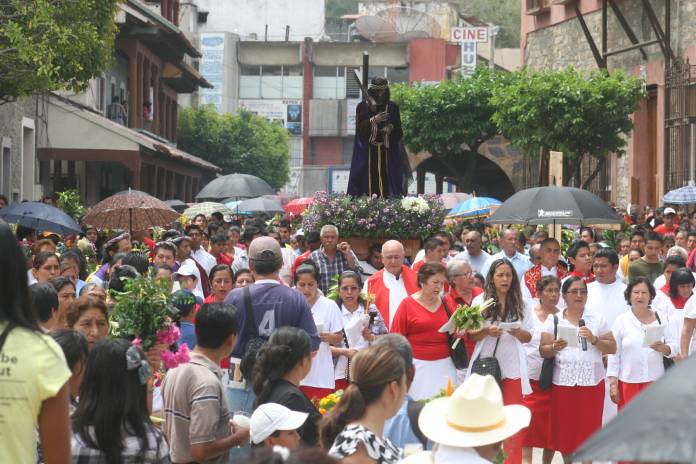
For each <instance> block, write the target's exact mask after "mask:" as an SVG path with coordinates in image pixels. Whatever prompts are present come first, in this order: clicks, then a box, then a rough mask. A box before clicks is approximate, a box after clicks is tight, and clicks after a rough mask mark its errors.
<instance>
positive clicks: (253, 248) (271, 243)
mask: <svg viewBox="0 0 696 464" xmlns="http://www.w3.org/2000/svg"><path fill="white" fill-rule="evenodd" d="M247 254H248V256H249V259H250V260H252V261H276V260H279V259H281V260H282V259H283V254H282V252H281V251H280V243H278V241H277V240H276V239H274V238H272V237H257V238H255V239H254V240H253V241H252V242H251V244H250V245H249V251H248V253H247Z"/></svg>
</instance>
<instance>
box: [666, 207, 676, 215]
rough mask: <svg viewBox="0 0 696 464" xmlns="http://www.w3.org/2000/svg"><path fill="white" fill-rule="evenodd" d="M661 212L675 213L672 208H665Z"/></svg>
mask: <svg viewBox="0 0 696 464" xmlns="http://www.w3.org/2000/svg"><path fill="white" fill-rule="evenodd" d="M663 214H677V212H676V211H675V210H674V208H665V210H664V212H663Z"/></svg>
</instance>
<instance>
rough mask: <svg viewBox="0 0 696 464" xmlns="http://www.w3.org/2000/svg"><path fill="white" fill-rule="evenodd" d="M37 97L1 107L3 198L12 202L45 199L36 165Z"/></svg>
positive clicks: (0, 153) (0, 150)
mask: <svg viewBox="0 0 696 464" xmlns="http://www.w3.org/2000/svg"><path fill="white" fill-rule="evenodd" d="M37 107H38V99H37V97H36V96H31V97H28V98H23V99H20V100H17V101H15V102H9V103H4V104H3V105H2V106H0V194H2V195H4V196H5V197H6V198H7V199H8V200H9V201H11V202H15V201H23V200H38V199H40V198H41V196H42V195H43V190H42V188H41V185H40V183H39V176H38V173H39V166H38V164H37V161H36V129H37V124H38V123H37V116H36V114H37Z"/></svg>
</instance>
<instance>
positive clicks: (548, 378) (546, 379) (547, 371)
mask: <svg viewBox="0 0 696 464" xmlns="http://www.w3.org/2000/svg"><path fill="white" fill-rule="evenodd" d="M556 337H558V316H556V315H555V314H554V315H553V339H554V340H555V339H556ZM555 361H556V355H553V357H552V358H544V361H543V362H542V363H541V374H539V388H541V389H542V390H548V389H549V388H551V383H552V382H553V366H554V365H555Z"/></svg>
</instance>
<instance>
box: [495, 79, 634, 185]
mask: <svg viewBox="0 0 696 464" xmlns="http://www.w3.org/2000/svg"><path fill="white" fill-rule="evenodd" d="M642 98H644V90H643V86H642V82H641V81H640V79H637V78H634V77H628V76H626V75H625V74H623V73H621V72H619V71H616V72H613V73H612V74H611V75H609V74H607V72H606V71H595V72H593V73H592V74H590V75H589V76H587V77H586V76H583V75H582V74H581V73H580V72H578V71H577V70H575V69H573V68H570V67H569V68H566V69H563V70H560V71H557V70H544V71H530V70H523V71H520V72H518V73H514V74H513V75H512V78H511V80H510V82H509V83H508V84H507V85H505V86H499V87H497V88H496V89H495V90H494V91H493V97H492V98H491V104H492V105H493V106H494V107H495V114H494V115H493V121H494V122H495V123H496V124H497V126H498V128H499V130H500V131H501V133H502V134H503V135H504V136H505V137H507V138H508V139H510V141H511V142H512V143H513V144H514V145H515V146H517V147H519V148H521V149H523V150H525V151H526V152H527V153H528V154H536V153H539V152H540V151H542V150H555V151H560V152H563V156H564V177H566V181H565V183H567V180H568V179H572V178H575V184H576V185H578V186H579V185H580V169H579V166H580V163H581V162H582V160H583V158H585V157H586V156H593V157H595V158H597V160H599V163H598V164H597V167H596V170H595V173H593V175H592V176H590V177H589V178H588V179H586V180H585V185H584V186H583V187H585V188H586V187H587V186H588V185H589V183H590V182H591V181H592V179H593V178H594V176H596V173H597V172H599V169H601V167H602V165H603V163H604V160H605V159H606V157H607V155H609V154H611V153H617V154H619V155H621V154H622V153H624V149H625V147H626V136H627V134H628V133H629V132H630V131H631V129H632V128H633V123H632V121H631V117H630V115H631V113H633V112H634V111H635V110H636V108H637V106H638V103H639V101H640V100H641V99H642Z"/></svg>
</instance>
